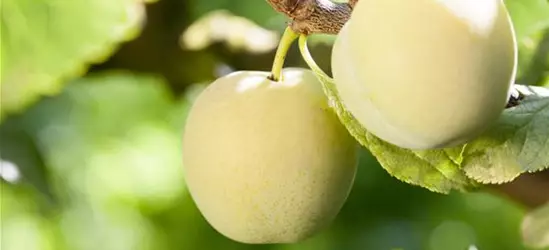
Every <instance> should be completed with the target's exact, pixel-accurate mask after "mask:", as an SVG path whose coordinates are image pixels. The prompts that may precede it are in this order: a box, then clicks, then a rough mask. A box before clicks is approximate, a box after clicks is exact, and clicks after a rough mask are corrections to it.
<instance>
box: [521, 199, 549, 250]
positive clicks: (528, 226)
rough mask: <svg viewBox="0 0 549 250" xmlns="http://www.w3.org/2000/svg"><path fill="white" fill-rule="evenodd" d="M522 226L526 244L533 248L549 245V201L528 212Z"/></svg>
mask: <svg viewBox="0 0 549 250" xmlns="http://www.w3.org/2000/svg"><path fill="white" fill-rule="evenodd" d="M521 228H522V239H523V241H524V244H525V245H527V246H528V247H532V248H544V247H549V203H547V204H546V205H543V206H542V207H540V208H538V209H536V210H534V211H532V212H530V213H529V214H527V215H526V217H524V220H523V221H522V225H521Z"/></svg>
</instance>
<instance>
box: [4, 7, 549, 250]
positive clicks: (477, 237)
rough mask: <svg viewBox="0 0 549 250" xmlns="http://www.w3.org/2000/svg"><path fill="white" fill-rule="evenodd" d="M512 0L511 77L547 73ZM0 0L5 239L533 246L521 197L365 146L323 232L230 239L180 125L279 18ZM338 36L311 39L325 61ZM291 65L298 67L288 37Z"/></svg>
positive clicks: (531, 14) (259, 11) (106, 247)
mask: <svg viewBox="0 0 549 250" xmlns="http://www.w3.org/2000/svg"><path fill="white" fill-rule="evenodd" d="M507 2H508V7H509V9H510V11H511V12H512V16H513V21H514V22H515V25H516V29H517V32H518V33H517V34H518V36H519V41H520V51H521V54H520V70H519V82H521V83H523V84H536V85H543V84H547V85H548V86H549V78H548V76H549V67H548V65H549V56H547V55H548V52H547V51H549V49H548V48H549V31H547V30H545V31H544V30H543V29H542V28H540V27H549V21H548V18H540V17H543V16H544V15H546V14H547V13H548V12H542V11H543V10H542V11H540V10H539V8H537V7H536V6H537V4H544V3H543V0H541V1H538V0H508V1H507ZM1 4H2V9H1V11H2V30H1V31H2V34H1V41H2V44H1V50H2V72H1V76H2V82H1V84H2V85H1V87H2V96H1V97H2V120H1V122H2V124H1V125H0V135H1V144H0V150H1V159H0V160H1V162H0V163H1V165H0V176H1V178H2V182H1V184H0V185H1V196H0V197H1V206H0V213H1V217H0V223H1V231H0V234H1V243H0V244H1V247H0V248H1V249H2V250H65V249H66V250H99V249H101V250H145V249H151V250H164V249H166V250H172V249H173V250H179V249H181V250H187V249H189V250H190V249H281V250H283V249H284V250H290V249H292V250H293V249H311V250H312V249H314V250H328V249H330V250H331V249H334V250H336V249H345V250H353V249H361V250H362V249H367V250H396V249H402V250H521V249H527V248H525V247H523V246H522V243H521V236H520V222H521V218H522V216H523V214H524V212H523V208H522V207H520V205H518V204H515V203H512V201H511V200H509V199H507V198H506V197H503V196H499V195H494V194H490V193H483V192H479V193H470V194H460V193H453V194H451V195H439V194H435V193H431V192H429V191H427V190H425V189H422V188H419V187H414V186H410V185H407V184H404V183H402V182H399V181H398V180H396V179H394V178H392V177H391V176H389V175H388V174H387V172H386V171H384V170H383V169H382V168H381V166H380V165H379V164H378V163H377V162H376V161H375V159H374V158H373V157H372V156H371V155H370V154H369V153H368V152H367V151H365V150H363V151H362V155H361V159H360V167H359V170H358V175H357V179H356V182H355V185H354V188H353V190H352V192H351V195H350V197H349V198H348V201H347V203H346V204H345V206H344V208H343V210H342V211H341V213H340V214H339V216H338V217H337V218H336V220H335V221H334V223H333V224H332V225H331V226H330V227H329V228H328V229H326V230H325V231H323V232H322V233H321V234H319V235H317V236H315V237H313V238H311V239H309V240H307V241H304V242H302V243H299V244H294V245H264V246H260V245H244V244H239V243H236V242H233V241H231V240H229V239H227V238H225V237H223V236H222V235H220V234H218V233H217V232H215V231H214V230H213V229H212V227H211V226H209V225H208V224H207V223H206V221H205V220H204V218H203V217H202V216H201V215H200V213H199V211H198V210H197V208H196V207H195V205H194V203H193V201H192V199H191V198H190V196H189V193H188V192H187V190H186V187H185V182H184V178H183V171H182V163H181V162H182V159H181V137H182V130H183V127H184V124H185V118H186V115H187V112H188V110H189V108H190V105H191V104H192V102H193V100H194V98H195V97H196V96H197V94H199V93H200V91H201V90H202V89H203V88H204V87H205V86H207V84H208V83H210V82H211V81H213V80H214V79H215V78H216V77H220V76H222V75H225V74H228V73H230V72H232V71H235V70H264V71H267V70H270V67H271V63H272V60H273V56H274V50H275V49H276V46H277V43H278V39H279V37H280V34H281V31H283V29H284V27H285V24H286V21H287V20H286V18H285V17H284V16H283V15H281V14H278V13H276V12H274V11H273V10H272V8H271V7H270V6H269V5H268V4H267V2H266V1H259V0H238V1H234V0H159V1H158V2H156V3H149V4H146V5H145V4H143V3H141V2H140V1H138V0H93V1H90V0H70V1H69V0H3V1H2V2H1ZM545 10H546V9H545ZM333 38H334V37H332V36H326V35H316V36H314V37H313V40H312V42H311V50H312V53H313V55H314V57H315V58H316V60H317V61H318V63H319V65H320V66H322V67H323V68H324V69H326V70H327V71H328V72H329V68H330V48H331V45H332V42H333ZM121 41H126V42H124V43H122V44H120V43H119V42H121ZM544 51H545V52H544ZM89 62H92V65H89V64H88V63H89ZM287 65H288V66H299V67H305V64H304V62H303V61H302V60H301V58H300V55H299V53H298V50H297V48H295V47H294V48H292V49H291V50H290V54H289V56H288V59H287ZM88 66H90V67H89V68H88ZM395 73H397V72H395Z"/></svg>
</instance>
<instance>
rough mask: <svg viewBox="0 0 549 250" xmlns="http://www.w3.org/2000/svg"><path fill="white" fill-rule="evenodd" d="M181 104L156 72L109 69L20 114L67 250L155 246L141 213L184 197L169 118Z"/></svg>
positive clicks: (181, 113) (174, 124)
mask: <svg viewBox="0 0 549 250" xmlns="http://www.w3.org/2000/svg"><path fill="white" fill-rule="evenodd" d="M186 105H187V102H186V101H183V102H182V103H181V104H178V103H176V101H175V100H174V98H173V96H172V94H171V92H170V90H169V89H168V87H167V85H166V83H165V82H164V80H163V79H161V78H159V77H151V76H146V75H139V74H132V73H115V72H109V73H101V74H93V75H91V74H90V75H88V76H86V77H84V78H79V79H76V80H73V81H72V82H71V83H70V84H69V85H68V86H67V88H65V89H64V90H63V92H62V93H61V94H59V95H57V96H55V97H53V98H46V99H43V100H41V101H40V102H39V103H38V104H37V105H35V106H33V107H31V108H30V109H28V110H27V112H25V113H24V114H23V115H22V117H21V118H20V119H21V122H20V126H21V127H22V128H24V129H25V131H27V132H28V133H29V134H30V135H32V136H33V137H34V138H35V140H36V141H37V144H38V146H39V148H40V149H41V151H42V153H43V157H44V159H45V161H46V162H47V164H48V166H47V167H48V170H49V172H50V173H51V179H52V181H53V182H54V183H55V188H54V192H55V194H56V195H57V196H59V197H60V199H61V200H62V201H63V204H65V205H66V206H64V207H63V208H62V210H61V211H60V213H59V215H58V216H57V218H58V219H60V220H61V221H63V223H61V224H59V227H60V228H59V229H58V230H59V231H60V232H61V233H62V234H63V235H64V240H65V242H63V243H64V244H66V248H67V249H155V248H147V247H146V246H147V244H150V243H151V238H152V237H154V236H155V235H154V233H153V232H152V231H151V230H152V227H151V226H152V225H150V224H148V223H150V222H149V221H147V218H146V215H145V214H148V213H158V212H159V211H160V212H163V211H165V210H167V209H168V210H169V209H171V208H173V207H175V206H178V205H180V203H181V202H182V201H183V200H186V199H187V198H186V197H187V196H186V194H187V193H186V189H185V182H184V178H183V171H182V161H181V147H180V138H181V136H180V135H181V133H180V131H181V129H182V127H183V126H182V125H183V124H181V123H182V121H183V119H177V120H176V119H175V117H177V118H181V117H185V116H186V110H187V109H186V108H185V106H186ZM11 119H13V117H10V118H9V119H8V120H7V121H6V123H7V122H9V121H10V120H11ZM184 237H186V236H184ZM160 240H162V239H160ZM83 246H86V247H83Z"/></svg>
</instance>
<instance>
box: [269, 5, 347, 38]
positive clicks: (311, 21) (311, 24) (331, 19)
mask: <svg viewBox="0 0 549 250" xmlns="http://www.w3.org/2000/svg"><path fill="white" fill-rule="evenodd" d="M267 2H268V3H269V4H270V5H271V6H272V7H273V8H274V9H275V10H276V11H278V12H281V13H283V14H285V15H286V16H288V17H289V18H290V19H291V23H290V27H291V28H292V30H293V31H294V32H296V33H299V34H312V33H321V34H337V33H338V32H339V30H341V28H342V27H343V25H344V24H345V23H346V22H347V21H348V20H349V18H350V16H351V11H352V7H351V6H354V4H356V2H357V0H354V1H351V2H349V3H334V2H332V1H330V0H267Z"/></svg>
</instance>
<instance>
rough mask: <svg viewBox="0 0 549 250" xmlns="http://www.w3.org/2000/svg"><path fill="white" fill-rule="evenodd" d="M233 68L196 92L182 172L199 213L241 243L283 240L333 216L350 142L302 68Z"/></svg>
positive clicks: (348, 170) (345, 179) (353, 155)
mask: <svg viewBox="0 0 549 250" xmlns="http://www.w3.org/2000/svg"><path fill="white" fill-rule="evenodd" d="M268 76H269V73H266V72H254V71H241V72H236V73H232V74H229V75H227V76H225V77H222V78H220V79H217V80H216V81H215V82H213V83H212V84H211V85H210V86H208V87H207V88H206V89H205V90H204V91H203V92H202V93H201V94H200V95H199V97H198V98H197V100H196V102H195V103H194V105H193V107H192V108H191V111H190V113H189V116H188V120H187V123H186V127H185V132H184V138H183V157H184V159H183V161H184V169H185V178H186V182H187V186H188V189H189V191H190V194H191V195H192V197H193V200H194V201H195V203H196V205H197V206H198V208H199V210H200V211H201V213H202V214H203V216H204V217H205V219H206V220H207V221H208V222H209V223H210V224H211V225H212V226H213V227H214V228H215V229H216V230H217V231H218V232H220V233H221V234H223V235H225V236H226V237H228V238H230V239H233V240H235V241H239V242H243V243H255V244H260V243H292V242H297V241H300V240H303V239H305V238H308V237H310V236H312V235H313V234H315V233H316V232H318V231H319V230H321V229H323V228H325V227H327V226H328V224H330V222H331V221H332V220H333V219H334V218H335V216H336V215H337V213H338V212H339V210H340V209H341V207H342V206H343V204H344V202H345V200H346V199H347V196H348V194H349V192H350V189H351V187H352V184H353V182H354V177H355V173H356V166H357V149H358V145H357V143H356V141H355V140H354V139H353V138H352V137H351V136H350V135H349V133H348V131H347V130H346V129H345V127H344V126H343V125H342V124H341V123H340V122H339V120H338V118H337V116H336V114H335V113H334V112H333V111H332V109H331V108H330V107H329V106H328V100H327V98H326V96H325V95H324V94H323V92H322V88H321V85H320V83H319V82H318V80H317V79H316V77H315V76H314V75H313V73H312V72H311V71H309V70H304V69H291V68H288V69H284V71H283V73H282V81H280V82H273V81H271V80H268V79H267V77H268Z"/></svg>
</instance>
